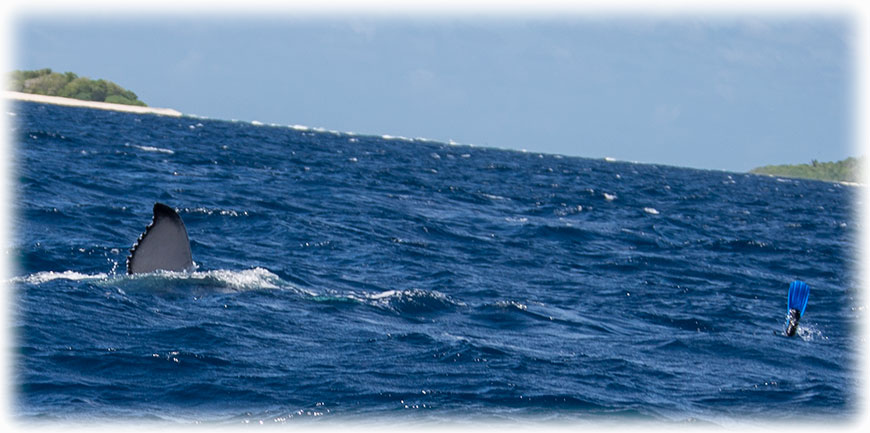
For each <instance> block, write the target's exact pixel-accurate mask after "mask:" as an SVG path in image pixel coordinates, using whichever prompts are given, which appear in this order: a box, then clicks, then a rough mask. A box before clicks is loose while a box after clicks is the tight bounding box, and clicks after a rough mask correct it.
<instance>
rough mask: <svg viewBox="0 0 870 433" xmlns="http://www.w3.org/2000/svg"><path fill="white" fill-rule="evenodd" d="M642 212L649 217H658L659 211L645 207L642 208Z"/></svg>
mask: <svg viewBox="0 0 870 433" xmlns="http://www.w3.org/2000/svg"><path fill="white" fill-rule="evenodd" d="M643 211H644V212H646V213H648V214H650V215H658V214H659V211H657V210H656V209H655V208H653V207H645V208H643Z"/></svg>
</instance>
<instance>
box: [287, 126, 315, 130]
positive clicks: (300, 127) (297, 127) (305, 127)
mask: <svg viewBox="0 0 870 433" xmlns="http://www.w3.org/2000/svg"><path fill="white" fill-rule="evenodd" d="M289 128H290V129H295V130H297V131H308V130H310V129H311V128H309V127H307V126H305V125H290V126H289Z"/></svg>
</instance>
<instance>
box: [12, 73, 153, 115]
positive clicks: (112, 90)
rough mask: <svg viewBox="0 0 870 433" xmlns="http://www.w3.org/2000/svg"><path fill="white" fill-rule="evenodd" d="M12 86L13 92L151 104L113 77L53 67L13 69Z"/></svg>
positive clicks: (131, 103)
mask: <svg viewBox="0 0 870 433" xmlns="http://www.w3.org/2000/svg"><path fill="white" fill-rule="evenodd" d="M9 78H10V83H9V86H8V89H9V90H11V91H13V92H19V93H29V94H34V95H44V96H59V97H62V98H71V99H79V100H82V101H94V102H107V103H110V104H122V105H136V106H140V107H147V105H146V104H145V103H144V102H142V101H140V100H139V97H138V96H136V94H135V93H133V92H132V91H130V90H127V89H125V88H123V87H121V86H119V85H117V84H115V83H113V82H111V81H106V80H103V79H99V80H92V79H90V78H87V77H79V76H78V75H76V74H74V73H72V72H64V73H62V74H61V73H59V72H52V70H51V69H50V68H45V69H37V70H33V71H19V70H16V71H12V73H11V74H10V77H9Z"/></svg>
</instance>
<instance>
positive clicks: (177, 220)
mask: <svg viewBox="0 0 870 433" xmlns="http://www.w3.org/2000/svg"><path fill="white" fill-rule="evenodd" d="M192 268H193V258H192V257H191V255H190V240H188V238H187V229H186V228H185V227H184V222H183V221H182V220H181V217H180V216H178V214H177V213H176V212H175V210H173V209H172V208H171V207H169V206H166V205H165V204H163V203H154V219H153V220H151V224H149V225H148V227H146V228H145V233H142V234H141V235H140V236H139V239H138V240H137V241H136V243H135V244H133V247H132V248H130V255H129V256H127V273H128V274H142V273H146V272H154V271H158V270H164V271H186V270H190V269H192Z"/></svg>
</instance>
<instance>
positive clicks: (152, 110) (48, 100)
mask: <svg viewBox="0 0 870 433" xmlns="http://www.w3.org/2000/svg"><path fill="white" fill-rule="evenodd" d="M3 97H4V98H5V99H14V100H18V101H29V102H39V103H42V104H55V105H66V106H70V107H87V108H96V109H98V110H114V111H124V112H127V113H140V114H158V115H161V116H173V117H178V116H181V112H179V111H176V110H173V109H171V108H156V107H140V106H136V105H124V104H111V103H108V102H95V101H82V100H80V99H70V98H61V97H60V96H45V95H34V94H30V93H21V92H11V91H4V92H3Z"/></svg>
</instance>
